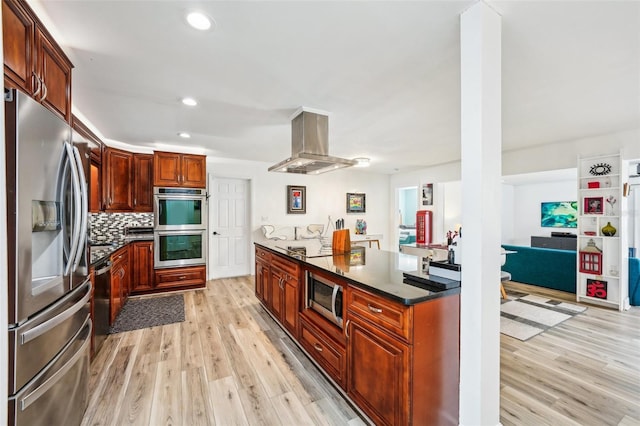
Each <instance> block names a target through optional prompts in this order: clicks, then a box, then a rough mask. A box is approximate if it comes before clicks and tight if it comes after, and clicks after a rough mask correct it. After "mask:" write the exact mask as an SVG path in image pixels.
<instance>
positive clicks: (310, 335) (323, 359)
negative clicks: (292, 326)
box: [298, 315, 347, 388]
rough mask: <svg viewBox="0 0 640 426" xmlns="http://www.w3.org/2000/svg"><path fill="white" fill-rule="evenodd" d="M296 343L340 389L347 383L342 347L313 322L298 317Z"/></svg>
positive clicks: (345, 357) (344, 353)
mask: <svg viewBox="0 0 640 426" xmlns="http://www.w3.org/2000/svg"><path fill="white" fill-rule="evenodd" d="M298 342H299V343H300V345H302V347H303V348H304V349H305V350H306V351H307V353H308V354H309V355H311V357H312V358H313V359H314V360H316V362H317V363H318V364H320V366H322V368H323V369H324V371H325V373H326V374H327V375H328V376H329V377H331V378H332V379H333V381H335V382H336V383H337V384H338V385H339V386H340V387H342V388H344V387H345V385H346V381H347V354H346V351H345V348H344V346H342V345H340V344H339V343H337V342H335V341H333V339H331V338H330V337H329V336H327V335H326V334H324V333H323V332H322V331H320V328H319V327H317V326H315V325H314V322H312V321H310V320H308V318H307V317H305V316H302V315H301V316H300V337H299V340H298Z"/></svg>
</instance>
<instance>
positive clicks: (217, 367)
mask: <svg viewBox="0 0 640 426" xmlns="http://www.w3.org/2000/svg"><path fill="white" fill-rule="evenodd" d="M253 283H254V277H253V276H248V277H239V278H232V279H220V280H214V281H210V282H208V284H207V288H206V289H204V290H197V291H190V292H185V293H184V295H185V321H184V322H183V323H179V324H169V325H165V326H161V327H154V328H148V329H143V330H136V331H131V332H126V333H120V334H115V335H111V336H109V337H108V339H107V340H106V342H105V344H104V346H103V348H102V350H101V351H100V352H99V353H98V355H97V357H96V358H95V360H94V362H93V363H92V367H91V378H90V392H91V395H90V401H89V407H88V409H87V411H86V413H85V418H84V421H83V425H86V426H88V425H149V426H160V425H185V426H187V425H189V426H190V425H269V426H271V425H287V426H288V425H363V424H365V423H364V422H363V421H362V419H360V418H359V417H358V415H357V413H356V412H355V411H354V410H353V408H352V407H351V406H350V405H349V404H348V403H346V402H345V400H344V399H343V398H342V396H341V395H340V394H339V393H338V392H337V391H336V390H335V389H334V388H333V387H332V385H331V384H330V383H329V382H328V381H327V380H326V379H325V378H324V377H323V376H322V375H321V373H320V372H319V371H318V370H317V368H316V367H315V366H314V365H313V364H312V363H311V362H310V361H309V360H308V359H307V358H306V356H305V355H304V354H303V353H302V352H301V351H300V350H299V349H298V347H297V346H296V345H295V344H294V343H293V342H292V341H291V340H290V339H289V337H288V336H287V335H286V334H285V333H284V332H283V331H282V330H281V329H280V327H279V326H278V325H277V324H276V323H275V322H274V321H273V320H272V319H271V317H270V316H269V315H268V314H266V313H265V312H264V310H263V308H262V307H261V306H260V304H259V303H258V301H257V299H256V298H255V296H254V292H253ZM505 287H506V288H507V290H510V289H511V290H516V291H523V292H528V293H532V294H539V295H546V296H549V297H552V298H555V299H563V300H567V301H570V302H572V303H575V301H574V299H573V297H572V295H571V294H567V293H562V292H557V291H553V290H547V289H543V288H540V287H532V286H526V285H523V284H518V283H513V282H507V283H505ZM500 400H501V422H502V424H503V425H505V426H508V425H594V426H595V425H624V426H627V425H640V309H639V308H632V310H630V311H627V312H624V313H620V312H617V311H613V310H609V309H603V308H599V307H594V306H589V309H587V311H586V312H584V313H582V314H580V315H577V316H575V317H573V318H571V319H569V320H567V321H565V322H564V323H562V324H560V325H559V326H556V327H555V328H553V329H551V330H548V331H546V332H544V333H542V334H541V335H538V336H536V337H534V338H532V339H530V340H529V341H527V342H521V341H519V340H517V339H513V338H510V337H507V336H504V335H501V398H500Z"/></svg>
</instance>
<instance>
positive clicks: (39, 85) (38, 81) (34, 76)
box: [31, 72, 42, 98]
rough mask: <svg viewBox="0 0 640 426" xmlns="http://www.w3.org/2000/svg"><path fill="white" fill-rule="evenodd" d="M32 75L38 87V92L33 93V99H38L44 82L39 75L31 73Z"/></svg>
mask: <svg viewBox="0 0 640 426" xmlns="http://www.w3.org/2000/svg"><path fill="white" fill-rule="evenodd" d="M31 74H33V78H34V80H35V82H36V83H37V86H38V88H37V89H36V91H35V92H33V97H34V98H36V97H37V96H38V93H40V90H41V89H42V80H40V77H38V75H37V74H36V73H35V72H31Z"/></svg>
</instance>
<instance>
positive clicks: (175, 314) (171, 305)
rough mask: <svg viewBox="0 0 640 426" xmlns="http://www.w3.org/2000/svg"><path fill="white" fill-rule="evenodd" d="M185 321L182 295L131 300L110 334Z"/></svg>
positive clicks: (119, 315) (124, 307)
mask: <svg viewBox="0 0 640 426" xmlns="http://www.w3.org/2000/svg"><path fill="white" fill-rule="evenodd" d="M182 321H184V297H183V295H182V294H176V295H171V296H162V297H149V298H143V299H129V300H127V303H125V304H124V306H123V307H122V310H121V311H120V313H119V314H118V316H117V317H116V320H115V322H114V323H113V325H112V326H111V328H110V330H109V334H115V333H122V332H123V331H132V330H138V329H141V328H149V327H156V326H159V325H165V324H172V323H174V322H182Z"/></svg>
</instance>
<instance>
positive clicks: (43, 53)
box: [2, 0, 73, 123]
mask: <svg viewBox="0 0 640 426" xmlns="http://www.w3.org/2000/svg"><path fill="white" fill-rule="evenodd" d="M2 28H3V48H4V74H5V85H6V86H8V87H16V88H18V89H21V90H22V91H24V92H25V93H27V94H29V95H31V97H33V98H34V99H36V100H37V101H38V102H40V103H42V104H43V105H44V106H45V107H47V108H48V109H50V110H51V111H53V112H54V113H56V114H58V115H59V116H60V117H61V118H62V119H64V120H65V121H66V122H68V123H71V69H72V68H73V65H72V64H71V61H69V58H68V57H67V56H66V55H65V54H64V52H63V51H62V49H61V48H60V46H59V45H58V44H57V43H56V42H55V41H54V39H53V38H52V37H51V35H50V34H49V33H48V31H47V30H46V28H45V27H44V25H42V23H41V22H40V20H39V19H38V17H37V16H36V15H35V13H34V12H33V10H31V8H30V7H29V6H28V5H27V3H26V2H24V1H22V0H3V1H2Z"/></svg>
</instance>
